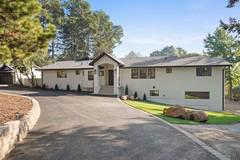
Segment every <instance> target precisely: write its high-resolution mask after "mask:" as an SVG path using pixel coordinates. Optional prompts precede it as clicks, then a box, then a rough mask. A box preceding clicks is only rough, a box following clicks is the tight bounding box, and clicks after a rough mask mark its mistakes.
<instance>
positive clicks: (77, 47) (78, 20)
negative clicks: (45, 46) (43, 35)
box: [60, 0, 123, 60]
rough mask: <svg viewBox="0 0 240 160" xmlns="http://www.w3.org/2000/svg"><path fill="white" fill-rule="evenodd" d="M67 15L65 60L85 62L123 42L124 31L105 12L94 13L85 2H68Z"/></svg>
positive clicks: (63, 28) (64, 24)
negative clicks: (82, 60)
mask: <svg viewBox="0 0 240 160" xmlns="http://www.w3.org/2000/svg"><path fill="white" fill-rule="evenodd" d="M65 11H66V16H65V17H64V23H63V24H62V27H61V33H60V34H61V38H62V42H63V47H64V49H63V52H64V53H63V55H61V56H60V58H61V59H74V60H78V59H83V58H86V57H87V58H89V57H94V56H96V55H98V54H99V53H102V52H103V51H105V52H107V53H112V49H113V48H115V47H116V45H118V44H120V43H121V38H122V36H123V29H122V27H121V26H119V25H114V24H113V23H112V21H111V20H110V17H109V16H108V15H107V14H106V13H105V12H104V11H92V10H91V7H90V4H89V3H88V2H86V1H84V0H68V1H66V3H65Z"/></svg>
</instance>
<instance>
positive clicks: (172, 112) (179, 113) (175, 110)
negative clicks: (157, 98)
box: [163, 106, 186, 119]
mask: <svg viewBox="0 0 240 160" xmlns="http://www.w3.org/2000/svg"><path fill="white" fill-rule="evenodd" d="M163 114H164V115H166V116H169V117H175V118H182V119H186V110H185V109H184V108H183V107H180V106H175V107H169V108H164V110H163Z"/></svg>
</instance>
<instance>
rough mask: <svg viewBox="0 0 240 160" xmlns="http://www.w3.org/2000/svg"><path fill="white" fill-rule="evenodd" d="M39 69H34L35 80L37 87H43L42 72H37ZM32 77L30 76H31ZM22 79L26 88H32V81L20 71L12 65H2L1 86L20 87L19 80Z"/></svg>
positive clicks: (0, 66) (0, 69)
mask: <svg viewBox="0 0 240 160" xmlns="http://www.w3.org/2000/svg"><path fill="white" fill-rule="evenodd" d="M38 68H39V67H37V66H35V67H33V71H32V72H33V74H34V77H35V78H34V80H35V83H36V85H38V86H41V71H39V70H37V69H38ZM29 76H30V75H29ZM18 77H19V78H20V79H21V81H22V83H23V85H24V86H28V87H31V85H32V84H31V82H30V81H31V80H29V79H28V77H27V76H26V75H24V74H22V73H20V72H19V71H18V70H16V69H14V68H13V67H11V66H10V65H7V64H2V65H0V84H4V85H19V84H20V83H19V79H18Z"/></svg>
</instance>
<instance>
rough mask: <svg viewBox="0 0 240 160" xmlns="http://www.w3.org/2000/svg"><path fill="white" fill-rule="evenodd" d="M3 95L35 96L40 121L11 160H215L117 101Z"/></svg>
mask: <svg viewBox="0 0 240 160" xmlns="http://www.w3.org/2000/svg"><path fill="white" fill-rule="evenodd" d="M0 92H10V93H17V94H24V95H28V96H32V97H35V98H36V99H37V100H38V101H39V102H40V105H41V111H42V112H41V117H40V119H39V121H38V123H37V124H36V126H35V127H34V129H33V130H32V131H31V132H30V133H29V135H28V136H27V137H26V139H25V140H24V141H23V142H22V143H21V144H18V145H17V146H16V148H15V149H14V150H13V151H12V152H11V153H10V155H9V156H8V157H7V158H6V160H30V159H34V160H80V159H81V160H111V159H113V160H175V159H178V160H193V159H194V160H203V159H204V160H215V159H217V158H215V157H214V156H213V155H211V154H210V153H208V152H207V151H205V150H203V149H202V148H201V147H200V146H198V145H197V144H195V143H194V142H193V141H192V140H190V139H189V138H187V137H186V136H185V135H183V134H182V133H180V132H178V131H177V130H175V129H174V128H172V127H170V126H168V125H166V124H164V123H163V122H161V121H159V120H158V119H156V118H154V117H151V116H150V115H147V114H144V113H143V112H140V111H138V110H135V109H132V108H130V107H128V106H126V105H124V104H122V103H121V102H119V101H118V100H117V99H116V98H107V97H95V96H89V95H86V94H80V95H79V94H74V93H71V92H63V91H62V92H61V91H58V92H56V91H43V90H33V91H31V90H15V89H12V90H10V89H8V88H1V89H0Z"/></svg>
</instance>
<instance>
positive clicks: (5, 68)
mask: <svg viewBox="0 0 240 160" xmlns="http://www.w3.org/2000/svg"><path fill="white" fill-rule="evenodd" d="M0 72H14V69H13V68H12V67H10V66H9V65H6V64H3V65H2V66H1V67H0Z"/></svg>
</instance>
